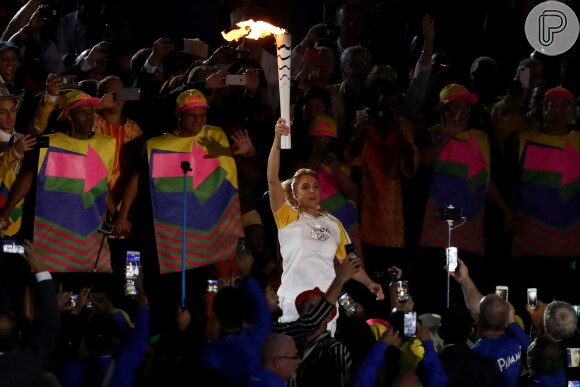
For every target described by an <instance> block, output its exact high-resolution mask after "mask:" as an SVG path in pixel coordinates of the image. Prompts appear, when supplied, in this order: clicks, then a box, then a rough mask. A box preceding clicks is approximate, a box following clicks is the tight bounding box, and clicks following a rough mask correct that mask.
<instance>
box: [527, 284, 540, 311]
mask: <svg viewBox="0 0 580 387" xmlns="http://www.w3.org/2000/svg"><path fill="white" fill-rule="evenodd" d="M528 306H529V307H531V308H536V307H537V306H538V289H536V288H528Z"/></svg>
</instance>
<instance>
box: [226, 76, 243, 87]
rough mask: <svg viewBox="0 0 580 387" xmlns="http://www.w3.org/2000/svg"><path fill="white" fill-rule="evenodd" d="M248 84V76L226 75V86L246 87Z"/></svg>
mask: <svg viewBox="0 0 580 387" xmlns="http://www.w3.org/2000/svg"><path fill="white" fill-rule="evenodd" d="M247 84H248V76H247V75H246V74H228V75H226V85H231V86H246V85H247Z"/></svg>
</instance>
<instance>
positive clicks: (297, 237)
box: [267, 118, 384, 334]
mask: <svg viewBox="0 0 580 387" xmlns="http://www.w3.org/2000/svg"><path fill="white" fill-rule="evenodd" d="M289 134H290V128H289V127H288V126H287V125H286V120H284V119H283V118H280V119H278V121H277V124H276V126H275V137H274V142H273V144H272V149H271V150H270V156H269V158H268V170H267V175H268V192H269V196H270V207H271V208H272V212H273V213H274V219H275V221H276V226H277V228H278V241H279V243H280V253H281V255H282V269H283V272H282V283H281V285H280V288H279V289H278V297H279V300H280V307H281V308H282V311H283V314H282V317H281V318H280V321H293V320H296V319H297V318H298V317H299V315H298V312H297V311H296V308H295V306H294V301H295V299H296V296H297V295H298V294H300V293H302V292H303V291H305V290H311V289H313V288H315V287H318V288H320V289H323V290H326V289H328V287H329V286H330V283H331V282H332V281H333V279H334V277H335V275H336V274H335V271H334V259H335V258H337V259H338V261H339V262H342V261H343V260H344V259H345V258H346V257H347V254H346V249H345V246H346V245H347V244H350V243H351V241H350V238H349V236H348V234H347V233H346V231H345V229H344V227H343V226H342V223H341V222H340V221H339V220H338V219H337V218H335V217H334V216H332V215H330V214H328V213H327V212H326V211H324V210H323V209H322V208H321V207H320V205H319V203H320V188H319V185H318V181H317V179H316V173H315V172H314V171H312V170H310V169H305V168H303V169H300V170H298V171H297V172H296V173H295V174H294V176H293V177H292V178H291V179H288V180H286V181H285V182H283V183H282V182H281V181H280V178H279V176H278V174H279V170H280V143H281V137H282V136H288V135H289ZM353 278H354V279H355V280H357V281H358V282H360V283H361V284H363V285H364V286H366V287H367V288H368V289H369V291H371V292H372V293H374V294H375V295H376V296H377V300H382V299H383V298H384V294H383V290H382V288H381V286H380V285H379V284H377V283H375V282H373V281H372V280H371V279H370V278H369V276H368V275H367V274H366V272H365V271H364V270H361V271H359V272H358V273H357V274H356V275H355V276H354V277H353ZM328 329H329V330H330V331H331V332H332V334H334V331H335V329H336V318H335V319H334V320H332V321H331V322H330V323H329V325H328Z"/></svg>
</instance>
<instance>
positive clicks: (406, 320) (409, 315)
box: [403, 312, 417, 337]
mask: <svg viewBox="0 0 580 387" xmlns="http://www.w3.org/2000/svg"><path fill="white" fill-rule="evenodd" d="M415 336H417V312H405V314H404V315H403V337H415Z"/></svg>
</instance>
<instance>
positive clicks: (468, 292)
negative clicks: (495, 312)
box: [449, 258, 483, 321]
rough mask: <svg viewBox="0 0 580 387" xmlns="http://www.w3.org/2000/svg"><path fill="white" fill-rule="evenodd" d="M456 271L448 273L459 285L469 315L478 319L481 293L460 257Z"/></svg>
mask: <svg viewBox="0 0 580 387" xmlns="http://www.w3.org/2000/svg"><path fill="white" fill-rule="evenodd" d="M457 262H458V265H457V271H455V272H451V273H449V274H450V275H451V276H452V277H453V278H455V280H456V281H457V282H458V283H459V284H460V285H461V290H462V291H463V297H464V298H465V305H466V306H467V308H468V309H469V311H470V312H471V316H472V317H473V319H474V320H475V321H477V320H478V319H479V302H480V301H481V299H482V298H483V294H481V293H480V292H479V290H478V289H477V287H476V286H475V283H474V282H473V280H472V279H471V277H470V276H469V271H468V269H467V266H466V265H465V263H463V261H462V260H461V259H459V258H458V259H457Z"/></svg>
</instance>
